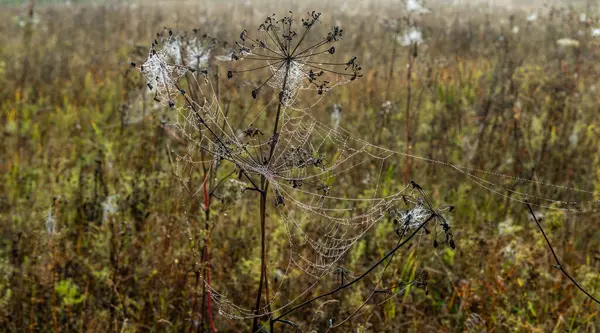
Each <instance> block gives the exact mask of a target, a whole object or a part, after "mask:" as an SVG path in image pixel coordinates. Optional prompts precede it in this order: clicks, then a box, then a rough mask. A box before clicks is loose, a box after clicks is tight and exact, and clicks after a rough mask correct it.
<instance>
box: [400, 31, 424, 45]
mask: <svg viewBox="0 0 600 333" xmlns="http://www.w3.org/2000/svg"><path fill="white" fill-rule="evenodd" d="M397 41H398V43H400V45H402V46H411V45H415V44H416V45H419V44H421V43H423V33H422V32H421V30H420V29H419V28H417V27H410V28H409V29H408V31H407V32H406V33H405V34H404V35H402V36H398V37H397Z"/></svg>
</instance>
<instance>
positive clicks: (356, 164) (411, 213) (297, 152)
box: [141, 44, 599, 319]
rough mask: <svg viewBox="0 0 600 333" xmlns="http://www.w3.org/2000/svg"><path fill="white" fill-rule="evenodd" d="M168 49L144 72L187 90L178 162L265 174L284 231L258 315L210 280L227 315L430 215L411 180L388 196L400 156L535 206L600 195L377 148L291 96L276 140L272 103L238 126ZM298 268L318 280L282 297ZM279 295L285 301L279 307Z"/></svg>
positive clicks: (162, 89) (160, 89) (246, 313)
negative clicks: (269, 118)
mask: <svg viewBox="0 0 600 333" xmlns="http://www.w3.org/2000/svg"><path fill="white" fill-rule="evenodd" d="M168 45H171V46H172V45H174V44H168ZM164 52H166V51H164V50H154V51H151V53H150V55H149V59H148V61H147V62H146V63H145V64H144V66H143V69H142V70H141V72H142V74H144V76H145V77H146V78H147V79H148V82H149V83H153V84H152V85H153V88H155V89H156V91H157V95H158V96H161V97H162V98H168V100H174V99H175V98H176V97H177V95H179V96H181V95H182V96H183V101H184V102H185V103H183V106H178V107H176V108H174V109H175V110H176V113H177V117H176V120H175V121H174V122H173V123H171V124H170V126H171V127H172V128H174V130H175V132H176V133H177V134H178V135H179V136H180V139H181V141H182V142H184V143H185V144H186V147H187V148H186V149H185V150H184V151H180V152H178V153H176V154H177V157H176V162H175V165H176V169H178V170H180V171H181V170H187V171H190V170H193V169H194V168H196V167H197V166H199V165H200V164H202V163H205V162H207V161H208V162H210V164H211V165H212V167H213V168H214V167H216V166H217V165H220V164H221V163H228V164H230V165H231V166H233V167H234V168H235V170H237V171H238V173H239V174H240V175H241V174H242V173H243V174H245V175H246V177H247V179H248V180H250V181H251V179H265V180H267V181H268V182H269V185H270V186H269V191H270V193H269V196H268V197H269V198H270V199H271V200H272V201H271V203H270V204H271V205H273V206H275V208H276V210H277V212H278V219H275V218H270V219H269V222H268V223H279V222H282V223H283V224H284V226H285V231H286V234H287V241H288V251H287V253H286V254H285V255H284V256H283V257H282V259H281V260H280V262H277V263H269V266H273V265H274V266H275V267H277V268H281V270H282V272H283V273H282V276H283V278H282V279H281V280H280V281H279V283H278V286H277V287H275V288H272V289H275V290H276V292H275V293H274V294H273V295H272V296H271V297H270V300H269V302H267V304H264V306H263V307H262V308H260V310H259V311H258V312H257V311H255V310H254V309H250V308H244V307H243V306H241V305H238V304H236V302H235V301H234V300H232V299H234V297H232V296H230V295H227V291H226V290H225V291H223V290H218V288H217V287H215V284H214V281H213V284H209V283H207V281H205V285H206V287H207V289H208V290H209V291H210V295H211V298H212V300H213V301H214V302H215V304H216V305H217V306H218V308H219V313H220V314H221V315H223V316H226V317H228V318H232V319H248V318H253V317H257V316H259V317H262V316H265V315H270V314H272V313H274V312H278V311H281V310H283V309H285V308H287V307H288V306H290V305H291V304H293V303H295V302H296V301H297V300H299V299H300V298H302V297H303V296H305V295H307V294H308V293H309V292H310V291H311V290H312V289H313V288H314V287H315V286H317V285H318V284H319V282H320V281H321V280H323V279H324V278H325V277H327V276H329V275H330V274H331V273H332V272H334V271H335V270H336V268H337V265H338V264H339V262H340V261H341V260H342V259H343V258H344V256H345V255H347V254H348V251H349V250H350V249H352V247H353V246H354V245H355V244H356V243H357V241H359V240H360V239H362V238H363V236H364V235H365V233H367V232H368V231H369V230H370V229H371V228H372V227H373V226H374V225H376V224H377V223H378V222H381V221H383V220H387V219H395V220H397V221H399V225H401V226H403V227H404V228H406V229H407V230H409V229H411V228H415V227H416V226H417V225H419V224H420V222H422V221H424V220H425V219H426V217H427V216H429V215H431V213H432V212H433V211H434V208H433V207H431V205H430V204H429V202H427V201H424V200H423V198H420V197H419V194H418V193H415V189H414V188H413V187H411V186H409V185H408V184H407V185H406V186H405V187H402V188H400V189H398V190H396V191H395V192H393V193H391V194H387V195H383V194H382V193H383V191H382V190H380V184H381V182H382V179H381V178H382V173H383V171H384V170H386V168H385V166H386V165H388V164H389V165H391V163H394V162H395V159H396V158H397V157H398V156H402V157H404V158H411V159H415V160H420V161H423V162H426V163H430V164H435V165H441V166H443V167H447V168H450V169H451V170H454V171H457V172H459V173H461V174H464V175H466V176H467V179H469V180H470V181H471V182H473V183H475V184H477V185H478V186H481V187H482V188H484V189H485V190H487V191H489V192H491V193H493V194H496V195H500V196H502V197H504V198H507V199H510V200H514V201H517V202H530V201H531V200H533V201H535V202H532V204H534V205H538V206H541V207H547V208H552V209H563V210H572V209H575V208H578V205H585V204H595V203H597V202H598V201H599V200H598V199H597V197H598V193H597V192H592V191H587V190H581V189H577V188H572V187H565V186H560V185H554V184H550V183H545V182H543V181H538V180H531V179H524V178H519V177H514V176H509V175H504V174H500V173H495V172H490V171H486V170H479V169H473V168H470V167H466V166H460V165H456V164H452V163H447V162H443V161H438V160H435V159H430V158H426V157H421V156H418V155H411V154H405V153H401V152H396V151H392V150H389V149H386V148H384V147H379V146H375V145H373V144H370V143H368V142H367V141H364V140H362V139H359V138H356V137H353V136H352V135H350V133H348V132H347V131H345V130H343V129H342V128H341V127H339V126H336V128H331V127H329V126H327V125H325V124H324V123H322V122H320V121H318V120H317V119H315V118H314V117H313V116H312V115H311V114H310V113H309V112H308V111H307V109H296V108H293V107H291V106H292V103H285V106H287V107H284V108H283V109H282V114H281V119H280V121H281V127H280V131H279V133H278V135H277V136H274V137H270V138H269V137H267V136H265V134H264V133H263V132H262V131H261V129H259V128H257V127H254V125H253V123H254V121H256V120H257V119H258V117H259V116H260V115H263V114H264V110H265V109H266V108H267V107H269V105H270V104H268V105H266V106H265V108H264V109H263V110H261V111H260V112H259V113H258V115H257V116H256V117H255V118H253V120H252V122H251V123H250V124H249V125H248V126H246V127H245V128H244V129H240V128H237V126H233V125H232V119H230V117H229V116H228V114H227V111H226V110H224V108H223V106H222V105H220V103H219V100H218V98H217V96H216V94H215V92H214V91H215V90H214V89H213V87H212V84H211V82H210V81H208V80H206V79H205V78H203V77H200V76H198V75H197V74H198V73H193V72H191V71H189V70H187V69H186V67H185V66H178V65H176V64H169V62H168V61H167V60H168V56H167V55H166V54H165V53H164ZM185 75H188V76H189V77H191V82H192V83H193V84H194V85H196V86H197V89H198V91H199V94H197V96H196V98H194V99H191V98H189V97H188V96H187V95H186V94H185V93H182V89H181V88H180V86H179V84H178V80H179V79H180V78H182V77H183V76H185ZM282 80H283V78H282ZM276 81H277V80H275V82H276ZM277 83H281V82H277ZM292 86H293V87H298V85H292ZM200 96H202V97H201V98H200ZM290 96H291V95H290ZM294 96H296V95H294ZM180 99H181V98H180ZM289 100H290V101H291V97H290V99H289ZM273 140H276V144H274V143H273ZM273 146H274V147H275V148H274V149H273V151H272V153H271V152H270V148H271V147H273ZM198 152H203V153H204V154H203V156H205V157H207V158H209V160H206V159H205V160H202V159H197V156H198ZM269 154H272V156H268V155H269ZM267 157H269V158H267ZM180 174H181V172H180ZM482 175H483V176H482ZM484 176H489V177H495V178H500V179H503V180H507V181H518V182H521V183H525V184H530V185H536V186H545V187H550V188H553V189H555V190H560V191H566V192H576V193H579V194H582V195H585V196H591V197H592V198H593V199H589V200H581V201H569V200H556V199H552V198H545V197H543V196H536V195H533V194H530V193H527V192H520V191H517V190H515V189H513V187H512V186H510V184H508V185H507V184H501V183H500V182H496V183H495V182H492V181H490V180H489V179H485V178H483V177H484ZM242 180H245V179H242ZM234 182H238V183H240V184H242V185H240V186H238V188H239V189H242V191H243V187H244V185H243V184H246V185H247V182H242V181H235V180H234ZM340 184H351V185H346V186H353V187H354V188H353V190H352V193H359V194H358V195H357V196H356V197H349V196H348V194H347V192H348V191H347V188H345V187H343V186H340ZM200 191H201V187H199V188H197V189H194V190H193V193H194V194H198V193H199V192H200ZM507 193H510V195H509V194H507ZM298 275H303V276H304V277H305V278H306V279H308V281H311V284H310V285H309V286H308V287H307V288H306V289H304V291H303V292H301V293H300V294H298V295H296V296H295V298H293V299H290V300H285V301H283V302H282V300H280V299H279V298H280V297H279V296H280V290H281V289H282V287H283V283H284V281H286V279H288V277H290V276H294V277H297V276H298ZM306 279H305V280H306ZM276 301H277V305H278V307H277V308H272V306H273V305H274V304H275V302H276Z"/></svg>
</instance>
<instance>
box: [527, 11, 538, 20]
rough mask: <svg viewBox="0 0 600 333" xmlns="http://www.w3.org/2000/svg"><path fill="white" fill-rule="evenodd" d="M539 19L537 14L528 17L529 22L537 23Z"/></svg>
mask: <svg viewBox="0 0 600 333" xmlns="http://www.w3.org/2000/svg"><path fill="white" fill-rule="evenodd" d="M537 19H538V14H537V13H532V14H530V15H529V16H527V22H535V21H537Z"/></svg>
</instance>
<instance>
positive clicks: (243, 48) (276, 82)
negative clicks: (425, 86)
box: [227, 11, 361, 105]
mask: <svg viewBox="0 0 600 333" xmlns="http://www.w3.org/2000/svg"><path fill="white" fill-rule="evenodd" d="M320 16H321V14H320V13H317V12H315V11H313V12H310V13H308V15H307V17H306V18H303V19H301V21H300V22H301V26H300V27H299V28H297V27H296V25H297V24H296V23H297V22H296V19H294V18H293V15H292V13H291V12H290V15H289V16H285V17H283V18H281V19H277V18H275V16H274V15H272V16H268V17H267V18H266V19H265V21H264V22H263V23H262V24H261V25H260V26H259V28H258V32H259V34H260V36H259V37H251V36H250V34H249V33H248V31H247V30H244V31H243V32H242V33H241V34H240V38H239V39H240V40H239V41H238V42H236V45H237V47H238V51H237V53H235V54H233V55H232V59H233V60H240V59H242V58H243V59H245V60H247V61H255V62H258V63H260V62H263V63H265V64H262V65H259V66H255V67H252V68H250V69H244V70H230V71H228V73H227V77H228V78H232V77H233V75H234V74H236V73H242V72H251V71H255V70H260V69H269V70H270V72H271V75H270V76H269V77H268V78H267V79H266V80H264V81H262V82H261V83H260V84H259V85H258V86H257V87H256V88H255V89H253V90H252V97H253V98H256V97H257V96H258V94H259V92H260V90H261V89H262V88H263V87H264V86H265V85H269V86H271V87H273V88H274V89H276V90H278V91H279V96H280V100H281V101H282V102H284V104H286V105H290V104H292V103H293V101H294V99H295V97H296V94H297V93H298V91H300V90H308V89H310V90H315V91H316V92H317V93H318V94H323V93H324V92H326V91H328V90H329V89H330V88H331V87H332V85H335V84H339V82H340V81H352V80H355V79H357V78H359V77H361V74H360V70H361V67H360V65H359V64H358V63H357V62H356V57H351V58H350V59H349V60H347V61H345V62H335V61H331V60H321V59H316V58H317V57H319V56H320V57H328V58H331V57H333V55H334V54H335V53H336V49H335V46H333V44H334V43H336V42H337V41H339V40H340V39H341V38H342V35H343V30H342V29H341V28H339V27H337V26H336V27H333V28H332V29H331V30H330V31H329V32H328V33H327V35H326V36H325V37H323V38H321V39H320V41H318V42H316V43H313V44H310V45H308V46H307V45H305V44H306V43H308V41H309V39H310V38H309V37H310V32H311V31H312V29H313V28H314V26H315V25H316V24H317V23H319V22H320V21H319V18H320Z"/></svg>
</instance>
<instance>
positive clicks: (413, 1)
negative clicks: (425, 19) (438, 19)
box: [406, 0, 431, 14]
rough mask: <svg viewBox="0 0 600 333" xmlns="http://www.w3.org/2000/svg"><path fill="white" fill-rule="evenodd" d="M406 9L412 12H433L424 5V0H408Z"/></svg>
mask: <svg viewBox="0 0 600 333" xmlns="http://www.w3.org/2000/svg"><path fill="white" fill-rule="evenodd" d="M406 10H407V11H408V12H409V13H412V14H427V13H429V12H431V11H430V10H429V9H427V8H425V7H424V6H423V1H422V0H408V1H407V2H406Z"/></svg>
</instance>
